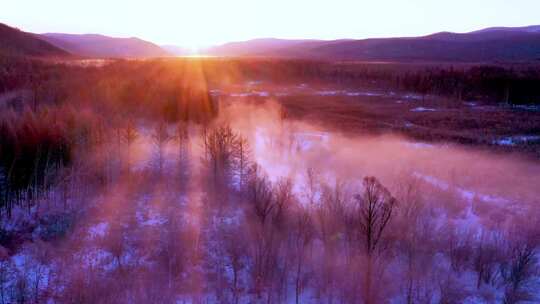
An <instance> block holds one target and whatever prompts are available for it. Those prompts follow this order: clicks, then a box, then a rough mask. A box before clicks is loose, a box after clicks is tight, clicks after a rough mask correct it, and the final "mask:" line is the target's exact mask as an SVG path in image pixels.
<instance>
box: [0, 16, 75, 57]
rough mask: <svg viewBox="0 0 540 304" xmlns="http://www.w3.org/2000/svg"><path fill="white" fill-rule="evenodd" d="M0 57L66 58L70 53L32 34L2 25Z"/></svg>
mask: <svg viewBox="0 0 540 304" xmlns="http://www.w3.org/2000/svg"><path fill="white" fill-rule="evenodd" d="M0 55H7V56H66V55H68V52H67V51H65V50H62V49H60V48H58V47H56V46H54V45H52V44H50V43H48V42H47V41H44V40H42V39H40V37H39V36H36V35H34V34H31V33H26V32H23V31H21V30H19V29H16V28H12V27H9V26H7V25H5V24H2V23H0Z"/></svg>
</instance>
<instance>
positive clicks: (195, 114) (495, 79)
mask: <svg viewBox="0 0 540 304" xmlns="http://www.w3.org/2000/svg"><path fill="white" fill-rule="evenodd" d="M539 84H540V72H539V69H537V68H534V67H530V66H526V67H523V66H519V65H516V66H506V65H477V66H472V65H463V64H458V65H448V66H446V65H438V66H432V65H429V64H385V63H339V62H338V63H329V62H316V61H302V60H277V59H276V60H270V59H223V58H184V59H153V60H67V61H42V60H34V59H22V58H21V59H17V58H2V57H0V304H4V303H236V304H237V303H365V304H376V303H407V304H412V303H441V304H443V303H444V304H447V303H448V304H449V303H506V304H511V303H537V301H540V292H539V291H540V269H539V265H540V264H539V262H538V257H539V255H538V254H539V250H540V206H539V205H538V203H539V198H540V192H539V191H540V190H539V189H536V188H538V187H535V183H537V181H538V180H539V179H540V164H539V163H538V158H537V156H538V155H540V154H538V151H540V149H538V147H539V145H538V139H535V138H534V134H538V133H537V132H539V130H540V126H538V125H537V124H538V120H535V119H536V118H537V117H538V116H536V115H538V114H537V112H538V106H540V85H539ZM351 88H354V91H351V90H352V89H351ZM374 91H375V92H376V93H374ZM298 92H299V93H298ZM379 92H385V93H384V94H387V93H388V94H390V95H392V96H394V95H399V96H400V98H401V99H403V100H405V99H406V97H409V99H411V100H416V101H411V102H433V103H434V104H436V103H437V102H439V100H444V101H445V102H449V100H451V102H452V103H458V102H459V103H467V102H472V101H474V102H478V103H482V105H485V106H489V107H497V108H496V111H502V112H500V113H503V114H500V115H501V117H504V118H506V117H508V116H504V115H512V117H513V119H515V120H516V121H517V120H520V121H521V122H519V123H522V124H527V125H526V126H523V132H527V133H526V134H527V135H526V136H529V137H527V138H526V139H522V140H523V141H524V144H527V146H528V147H532V148H530V149H529V150H531V149H532V151H533V153H532V154H527V153H523V154H522V152H523V151H522V150H519V149H517V148H516V149H517V150H513V148H512V147H513V146H512V145H510V146H512V147H510V148H509V149H510V151H507V150H504V151H498V150H497V151H491V150H490V148H489V147H491V146H495V145H496V144H493V143H492V141H491V137H489V138H490V140H489V141H488V144H486V145H487V146H483V147H484V148H482V149H481V148H480V147H476V146H475V145H473V144H471V145H466V146H465V145H464V144H463V143H464V142H466V140H463V138H465V137H463V136H462V134H457V133H455V134H454V133H453V134H451V136H450V135H448V134H446V133H445V134H446V135H445V136H446V137H441V136H439V137H437V138H438V140H437V141H433V142H427V141H426V142H424V141H420V140H419V139H422V140H423V139H426V138H432V137H433V136H428V135H429V134H431V132H432V130H431V129H430V128H428V127H425V126H424V127H423V128H417V129H415V132H422V134H420V135H419V134H417V133H416V134H412V133H411V132H412V131H411V132H409V131H402V132H401V131H400V132H398V131H396V129H390V128H378V127H377V128H375V127H373V126H372V125H371V124H370V123H369V121H367V120H366V121H362V122H361V123H362V126H363V127H362V128H361V130H362V131H358V132H356V134H355V135H351V134H350V132H345V131H344V130H343V128H342V129H340V128H339V127H335V128H330V127H329V125H332V121H331V120H328V119H327V118H324V117H323V116H324V113H323V114H320V115H322V116H310V114H312V113H315V112H316V107H317V103H320V104H325V103H328V104H330V105H334V104H335V103H336V102H341V99H339V98H338V97H336V96H337V95H339V94H341V95H344V96H345V97H343V98H349V99H354V100H349V99H347V100H346V101H344V102H355V100H356V99H365V100H364V102H366V103H371V102H373V100H372V99H370V98H374V96H373V95H374V94H379ZM310 94H311V95H310ZM381 94H382V93H381ZM385 96H386V95H385ZM403 96H405V97H403ZM385 98H386V97H385ZM296 99H302V100H304V101H305V102H306V106H302V107H303V108H302V109H301V110H300V105H299V102H297V101H296ZM329 99H332V100H331V101H328V100H329ZM401 99H400V100H399V101H401ZM359 102H361V101H359ZM320 104H319V105H320ZM384 105H385V107H391V105H387V104H384ZM394 106H397V105H395V104H394ZM465 106H467V105H465ZM304 107H305V108H304ZM347 109H350V108H346V110H343V111H349V110H347ZM385 109H386V108H385ZM411 109H412V110H410V111H409V110H407V113H409V114H408V115H413V114H414V115H422V117H421V118H422V119H424V120H428V119H429V117H434V116H433V115H438V114H437V113H438V112H437V111H438V110H437V111H436V110H435V109H433V111H431V110H430V109H429V108H427V106H426V105H425V104H421V106H411ZM490 109H491V108H490ZM385 111H390V110H385ZM411 111H412V112H411ZM493 111H495V110H493ZM432 112H433V113H432ZM507 112H508V113H510V114H504V113H507ZM411 113H412V114H411ZM497 113H499V112H497ZM338 114H339V115H341V112H340V113H338ZM336 115H337V114H336ZM354 115H356V116H358V117H359V118H360V119H362V117H363V116H362V115H364V114H363V112H358V113H356V112H354ZM380 115H381V116H377V115H375V114H373V115H372V116H369V118H370V119H375V120H377V119H378V118H377V117H380V119H379V121H382V119H383V118H382V117H383V116H382V114H380ZM395 115H396V116H395V117H400V116H403V115H405V114H404V113H398V114H395ZM458 115H461V114H458ZM321 117H323V118H321ZM344 117H345V116H336V118H335V120H336V121H341V122H343V120H344ZM366 117H367V114H366ZM395 117H394V116H392V118H391V120H392V121H395V120H396V118H395ZM480 119H483V118H480ZM535 121H536V122H535ZM483 122H484V121H482V120H478V121H475V122H474V128H480V127H482V126H477V125H476V124H479V125H481V124H482V123H483ZM415 123H417V122H415ZM490 123H491V122H490ZM486 124H487V122H486ZM515 124H516V125H517V124H518V123H517V122H516V123H515ZM516 125H513V122H512V121H510V122H509V121H507V120H506V119H500V120H497V121H496V122H493V125H487V127H486V128H490V129H491V128H493V129H497V130H498V129H500V130H507V129H508V128H510V127H512V126H514V127H515V126H516ZM347 126H348V125H347ZM346 128H347V127H346ZM460 128H462V127H460ZM401 129H404V127H401ZM401 129H400V130H401ZM456 129H457V128H456ZM354 130H356V129H354ZM358 130H360V129H358ZM381 130H382V131H381ZM451 131H453V129H451ZM407 132H409V133H407ZM449 132H450V131H449ZM456 132H457V131H456ZM481 132H482V134H483V136H484V135H485V134H484V131H481ZM411 134H412V135H411ZM426 134H428V135H426ZM501 134H506V133H501ZM530 134H532V135H530ZM458 135H459V136H458ZM497 135H499V134H497ZM511 135H512V136H515V135H516V134H511ZM460 136H461V137H460ZM490 136H491V135H490ZM523 136H525V135H523ZM458 137H459V139H455V138H458ZM471 138H472V137H471ZM442 140H444V142H442ZM482 140H483V139H482ZM514 140H516V139H515V138H514ZM468 142H469V143H471V142H473V141H472V140H470V141H468ZM474 143H481V140H478V142H474ZM490 145H491V146H490ZM486 147H487V148H486ZM494 149H495V148H494ZM535 153H536V154H535Z"/></svg>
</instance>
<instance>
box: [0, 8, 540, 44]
mask: <svg viewBox="0 0 540 304" xmlns="http://www.w3.org/2000/svg"><path fill="white" fill-rule="evenodd" d="M0 22H2V23H6V24H8V25H11V26H15V27H18V28H20V29H22V30H24V31H29V32H34V33H45V32H61V33H75V34H81V33H99V34H104V35H108V36H114V37H139V38H142V39H145V40H149V41H152V42H154V43H157V44H161V45H163V44H175V45H181V46H185V47H189V48H201V47H206V46H210V45H216V44H221V43H224V42H229V41H242V40H248V39H253V38H268V37H274V38H290V39H297V38H308V39H340V38H371V37H396V36H419V35H425V34H430V33H434V32H440V31H452V32H467V31H472V30H477V29H481V28H485V27H491V26H524V25H533V24H540V0H452V1H447V0H445V1H442V0H439V1H437V0H377V1H375V0H370V1H367V0H325V1H319V0H221V1H220V0H191V1H190V0H177V1H174V0H146V1H138V0H131V1H128V0H78V1H77V0H0Z"/></svg>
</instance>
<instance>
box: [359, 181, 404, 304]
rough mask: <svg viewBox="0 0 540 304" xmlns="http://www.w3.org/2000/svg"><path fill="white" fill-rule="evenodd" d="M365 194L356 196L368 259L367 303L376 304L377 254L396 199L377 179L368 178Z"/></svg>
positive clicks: (366, 274)
mask: <svg viewBox="0 0 540 304" xmlns="http://www.w3.org/2000/svg"><path fill="white" fill-rule="evenodd" d="M363 186H364V189H363V193H362V194H359V195H356V196H355V199H356V203H357V210H356V212H357V224H358V228H359V232H360V236H361V239H362V240H363V242H364V246H363V248H364V252H365V254H366V258H367V270H366V272H365V282H364V299H365V303H367V304H371V303H374V299H373V294H372V288H373V287H372V276H373V274H372V272H373V269H372V268H373V264H374V258H375V254H376V253H377V249H378V247H379V245H380V242H381V239H382V236H383V233H384V230H385V228H386V226H387V225H388V222H389V221H390V218H391V217H392V212H393V210H394V207H395V205H396V199H395V198H394V197H393V196H392V195H391V194H390V192H389V191H388V190H387V189H386V188H385V187H384V186H383V185H381V183H379V181H378V180H377V179H376V178H375V177H366V178H364V182H363Z"/></svg>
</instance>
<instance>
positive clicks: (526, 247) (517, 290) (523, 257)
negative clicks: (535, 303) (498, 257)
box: [500, 240, 538, 304]
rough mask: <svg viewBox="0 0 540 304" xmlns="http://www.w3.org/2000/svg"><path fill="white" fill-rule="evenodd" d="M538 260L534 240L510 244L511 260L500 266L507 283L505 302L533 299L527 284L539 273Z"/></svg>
mask: <svg viewBox="0 0 540 304" xmlns="http://www.w3.org/2000/svg"><path fill="white" fill-rule="evenodd" d="M536 262H537V258H536V246H535V245H534V244H533V243H532V242H530V241H528V240H525V241H518V242H515V243H514V244H510V249H509V260H508V261H507V262H505V263H503V264H502V265H501V268H500V273H501V277H502V278H503V281H504V283H505V285H506V289H505V294H504V303H505V304H514V303H518V302H521V301H528V300H532V299H533V298H532V297H533V295H532V294H531V293H530V290H528V289H527V288H526V287H527V286H526V285H527V283H529V282H530V280H531V278H532V277H533V276H534V275H536V274H537V273H538V269H537V266H536Z"/></svg>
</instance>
